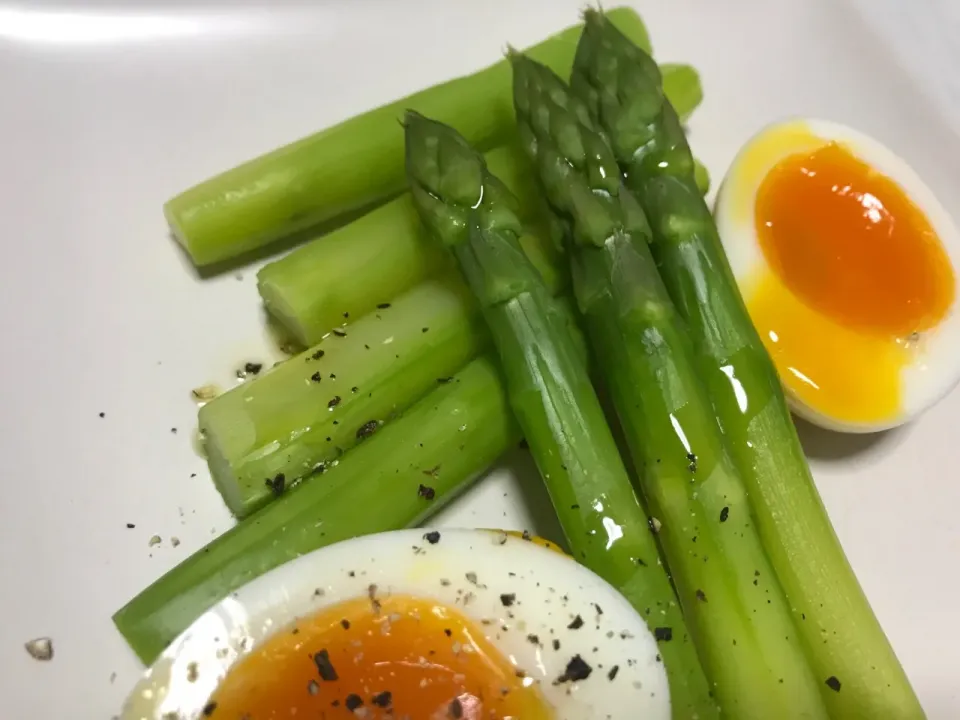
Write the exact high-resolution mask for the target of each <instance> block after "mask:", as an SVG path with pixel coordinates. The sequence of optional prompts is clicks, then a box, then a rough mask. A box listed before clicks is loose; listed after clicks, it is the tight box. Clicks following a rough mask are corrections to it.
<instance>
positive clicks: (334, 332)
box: [333, 329, 347, 337]
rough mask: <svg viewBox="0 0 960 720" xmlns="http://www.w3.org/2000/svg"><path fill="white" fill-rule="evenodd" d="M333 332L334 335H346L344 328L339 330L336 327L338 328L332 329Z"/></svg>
mask: <svg viewBox="0 0 960 720" xmlns="http://www.w3.org/2000/svg"><path fill="white" fill-rule="evenodd" d="M333 334H334V335H336V336H337V337H346V336H347V333H346V331H344V330H339V329H338V330H334V331H333Z"/></svg>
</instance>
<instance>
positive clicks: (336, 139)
mask: <svg viewBox="0 0 960 720" xmlns="http://www.w3.org/2000/svg"><path fill="white" fill-rule="evenodd" d="M609 17H610V19H611V21H612V22H616V23H617V24H618V26H619V27H620V28H621V29H622V30H623V31H624V32H625V33H627V35H628V36H629V37H630V38H631V39H633V40H634V41H636V42H638V43H640V44H641V45H643V46H644V47H649V41H648V39H647V33H646V29H645V28H644V25H643V22H642V21H641V20H640V18H639V16H638V15H637V14H636V12H634V11H633V10H631V9H629V8H617V9H615V10H611V11H610V13H609ZM581 29H582V27H581V26H579V25H577V26H574V27H571V28H568V29H566V30H564V31H563V32H560V33H557V34H556V35H553V36H551V37H549V38H547V39H546V40H544V41H543V42H541V43H540V44H539V45H536V46H534V47H532V48H530V50H529V52H530V54H531V55H532V56H533V57H535V58H537V59H538V60H539V61H541V62H544V63H546V64H548V65H549V66H550V67H552V68H554V69H555V70H557V71H560V72H564V73H566V72H568V71H569V70H570V66H571V64H572V62H573V52H574V49H575V47H576V42H577V38H578V37H579V35H580V31H581ZM407 108H413V109H415V110H418V111H420V112H422V113H424V114H427V115H430V116H433V117H437V118H440V119H442V120H444V121H445V122H448V123H450V124H452V125H454V126H456V127H457V128H459V129H460V130H461V131H462V132H463V133H464V134H466V136H467V137H468V138H469V139H470V140H471V141H472V142H474V143H476V144H477V145H478V146H479V147H482V148H483V149H485V150H487V149H490V148H493V147H496V146H497V145H500V144H502V143H504V142H506V141H507V140H508V139H509V137H510V135H511V134H512V132H513V121H514V117H513V107H512V105H511V99H510V68H509V66H508V65H507V63H506V62H505V61H500V62H498V63H495V64H494V65H491V66H490V67H488V68H486V69H484V70H481V71H479V72H477V73H474V74H473V75H468V76H466V77H461V78H457V79H455V80H451V81H449V82H445V83H442V84H440V85H435V86H433V87H431V88H427V89H426V90H422V91H420V92H418V93H415V94H413V95H410V96H408V97H406V98H403V99H401V100H397V101H396V102H393V103H390V104H388V105H383V106H381V107H379V108H376V109H374V110H370V111H368V112H366V113H363V114H362V115H357V116H356V117H353V118H350V119H349V120H345V121H344V122H342V123H340V124H339V125H336V126H334V127H331V128H327V129H326V130H323V131H321V132H319V133H316V134H314V135H311V136H309V137H305V138H303V139H301V140H299V141H297V142H294V143H292V144H290V145H286V146H284V147H282V148H279V149H277V150H274V151H272V152H270V153H267V154H266V155H261V156H260V157H258V158H255V159H253V160H250V161H248V162H246V163H244V164H243V165H240V166H239V167H236V168H233V169H232V170H228V171H227V172H225V173H222V174H220V175H217V176H216V177H213V178H210V179H209V180H207V181H205V182H203V183H200V184H199V185H196V186H194V187H192V188H190V189H189V190H186V191H185V192H183V193H181V194H180V195H177V196H176V197H175V198H173V199H172V200H170V201H168V202H167V204H166V205H165V206H164V214H165V216H166V218H167V222H168V223H169V224H170V228H171V230H172V231H173V234H174V236H175V237H176V238H177V240H178V241H179V242H180V243H181V244H182V245H183V246H184V248H185V249H186V250H187V252H188V253H189V254H190V257H191V258H192V259H193V262H194V263H195V264H197V265H201V266H202V265H208V264H210V263H215V262H218V261H222V260H227V259H229V258H232V257H236V256H237V255H241V254H243V253H245V252H249V251H251V250H255V249H257V248H260V247H263V246H264V245H266V244H268V243H270V242H272V241H274V240H276V239H278V238H281V237H284V236H287V235H290V234H292V233H294V232H296V231H297V230H301V229H303V228H307V227H310V226H312V225H316V224H319V223H321V222H325V221H330V220H332V219H334V218H336V217H338V216H340V215H343V214H345V213H348V212H351V211H354V210H358V209H360V208H363V207H367V206H369V205H372V204H374V203H377V202H381V201H383V200H384V199H386V198H388V197H390V196H391V195H394V194H396V193H397V192H399V191H400V190H402V189H403V187H404V175H403V134H402V132H400V130H399V128H398V127H397V120H398V119H400V118H401V117H402V116H403V111H404V110H406V109H407Z"/></svg>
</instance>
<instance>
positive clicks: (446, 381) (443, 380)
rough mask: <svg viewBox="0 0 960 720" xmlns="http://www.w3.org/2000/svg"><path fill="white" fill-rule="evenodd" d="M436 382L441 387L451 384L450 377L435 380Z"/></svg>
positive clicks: (451, 379)
mask: <svg viewBox="0 0 960 720" xmlns="http://www.w3.org/2000/svg"><path fill="white" fill-rule="evenodd" d="M437 382H438V383H439V384H441V385H446V384H447V383H449V382H453V378H452V377H442V378H437Z"/></svg>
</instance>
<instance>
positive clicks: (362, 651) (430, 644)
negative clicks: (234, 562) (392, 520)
mask: <svg viewBox="0 0 960 720" xmlns="http://www.w3.org/2000/svg"><path fill="white" fill-rule="evenodd" d="M532 540H533V539H531V538H529V537H528V536H516V535H511V534H507V533H504V532H500V531H487V530H436V531H425V530H415V531H401V532H395V533H385V534H382V535H373V536H368V537H363V538H358V539H356V540H351V541H348V542H345V543H340V544H338V545H334V546H331V547H329V548H325V549H323V550H319V551H317V552H315V553H312V554H310V555H307V556H304V557H302V558H299V559H297V560H295V561H293V562H292V563H289V564H287V565H285V566H283V567H281V568H278V569H277V570H275V571H272V572H271V573H268V574H267V575H265V576H264V577H262V578H260V579H258V580H257V581H255V582H254V583H251V585H250V586H247V587H245V588H243V589H242V590H241V591H240V592H239V593H237V594H236V596H234V597H231V598H228V599H227V600H225V601H223V602H222V603H220V605H218V606H216V607H214V608H213V609H211V610H210V611H209V612H208V613H206V614H205V615H204V616H203V617H201V618H200V619H199V620H198V621H197V622H196V623H195V624H194V625H193V626H192V627H191V629H190V630H188V631H187V632H186V633H184V635H183V636H181V638H180V639H178V640H177V641H176V642H175V643H174V644H173V645H172V646H171V648H170V649H168V650H167V651H166V652H165V653H164V656H163V657H162V658H161V659H160V661H158V663H157V664H156V665H155V666H154V667H153V668H151V670H150V671H149V672H148V674H147V676H146V677H145V678H144V680H143V681H142V682H141V683H140V685H139V686H138V687H137V688H135V690H134V692H133V694H132V695H131V697H130V700H129V701H128V705H127V707H126V708H125V710H124V715H123V720H160V718H163V719H164V720H166V718H167V717H168V715H167V714H166V713H170V715H169V717H177V718H179V717H183V718H188V717H209V718H213V719H214V720H216V718H226V719H229V720H235V719H236V718H251V720H261V719H263V720H269V719H271V718H289V717H307V718H314V717H316V718H320V717H323V718H327V719H328V720H337V718H345V719H350V720H356V718H364V719H366V720H376V719H378V718H383V719H386V718H391V719H393V720H396V719H397V718H410V719H411V720H421V719H422V720H448V719H449V718H463V719H464V720H479V719H480V718H483V719H484V720H506V719H507V718H515V719H519V718H522V719H524V720H579V719H582V720H588V719H590V720H593V719H594V718H611V719H612V720H615V719H617V718H624V719H626V718H634V717H644V718H653V719H658V718H664V719H665V718H669V717H670V699H669V691H668V687H667V679H666V674H665V671H664V668H663V665H662V663H661V662H660V660H659V655H658V653H657V644H656V641H655V640H654V638H653V636H652V635H651V633H650V632H649V630H648V629H647V627H646V625H645V623H644V621H643V619H642V618H641V616H640V615H638V614H637V613H636V612H635V611H634V610H633V608H632V607H631V606H630V605H629V604H628V603H627V602H626V600H624V599H623V597H622V596H621V595H620V594H619V593H617V592H616V590H615V589H614V588H612V587H611V586H609V585H607V584H606V583H605V582H604V581H603V580H601V579H600V578H598V577H597V576H595V575H593V574H592V573H591V572H590V571H588V570H586V569H585V568H583V567H582V566H580V565H579V564H577V563H576V562H575V561H574V560H573V559H571V558H569V557H567V556H566V555H564V554H563V553H561V552H557V550H556V549H555V547H553V546H548V545H546V544H540V543H538V542H535V541H532Z"/></svg>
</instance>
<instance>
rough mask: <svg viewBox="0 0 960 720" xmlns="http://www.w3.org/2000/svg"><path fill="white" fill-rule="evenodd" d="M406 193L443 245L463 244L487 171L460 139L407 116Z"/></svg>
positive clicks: (430, 122)
mask: <svg viewBox="0 0 960 720" xmlns="http://www.w3.org/2000/svg"><path fill="white" fill-rule="evenodd" d="M403 126H404V132H405V136H406V168H407V177H408V178H409V183H410V190H411V192H412V193H413V195H414V198H415V200H416V201H417V204H418V206H419V207H420V209H421V212H422V215H423V219H424V222H425V223H426V224H427V225H428V226H429V227H430V229H431V230H434V232H435V234H436V235H437V237H439V238H441V239H442V240H443V242H444V243H445V244H447V245H450V246H453V245H459V244H461V243H463V242H466V240H467V235H468V225H469V220H470V212H471V209H472V208H476V207H477V206H478V205H479V204H480V202H481V201H482V199H483V185H484V175H485V174H486V166H485V164H484V162H483V158H482V157H481V156H480V155H479V154H478V153H477V152H476V151H474V149H473V148H471V147H470V145H468V144H467V142H466V140H464V139H463V137H462V136H461V135H460V134H459V133H458V132H456V131H455V130H453V129H452V128H449V127H447V126H446V125H444V124H443V123H439V122H436V121H435V120H430V119H429V118H426V117H424V116H423V115H421V114H419V113H417V112H414V111H412V110H408V111H407V112H406V114H405V116H404V123H403Z"/></svg>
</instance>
